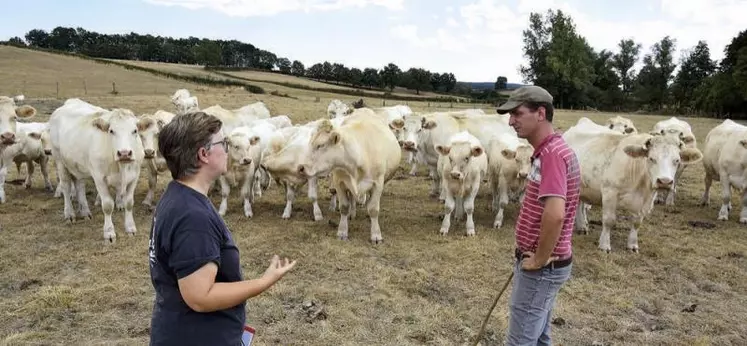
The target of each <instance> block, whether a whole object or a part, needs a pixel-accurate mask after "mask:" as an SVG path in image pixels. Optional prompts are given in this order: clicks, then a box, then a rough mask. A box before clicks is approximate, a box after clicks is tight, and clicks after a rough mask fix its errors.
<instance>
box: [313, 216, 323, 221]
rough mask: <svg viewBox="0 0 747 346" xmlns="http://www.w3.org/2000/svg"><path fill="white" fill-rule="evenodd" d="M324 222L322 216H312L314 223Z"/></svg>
mask: <svg viewBox="0 0 747 346" xmlns="http://www.w3.org/2000/svg"><path fill="white" fill-rule="evenodd" d="M322 220H324V216H322V215H314V221H322Z"/></svg>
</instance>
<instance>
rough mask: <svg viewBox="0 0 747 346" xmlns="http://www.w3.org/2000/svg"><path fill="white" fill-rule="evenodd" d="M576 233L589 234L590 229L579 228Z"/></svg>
mask: <svg viewBox="0 0 747 346" xmlns="http://www.w3.org/2000/svg"><path fill="white" fill-rule="evenodd" d="M576 234H581V235H586V234H589V230H588V229H577V230H576Z"/></svg>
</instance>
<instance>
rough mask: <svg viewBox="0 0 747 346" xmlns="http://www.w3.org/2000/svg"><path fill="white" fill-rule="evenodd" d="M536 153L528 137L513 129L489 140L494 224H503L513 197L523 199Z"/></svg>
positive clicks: (496, 226)
mask: <svg viewBox="0 0 747 346" xmlns="http://www.w3.org/2000/svg"><path fill="white" fill-rule="evenodd" d="M533 153H534V148H533V147H532V145H531V144H529V142H528V141H527V140H526V139H523V138H519V137H517V136H515V135H513V134H510V133H503V134H501V135H500V136H499V137H498V138H496V139H492V140H491V141H490V142H489V143H488V145H487V154H488V177H489V179H488V180H489V181H490V190H491V194H492V196H493V203H492V205H491V206H492V210H493V212H495V220H494V221H493V228H500V227H501V226H503V213H504V209H505V208H506V206H507V205H508V202H509V199H510V197H515V198H514V199H518V200H519V201H521V200H522V199H523V195H524V186H525V184H526V179H527V176H528V175H529V171H530V170H531V168H532V154H533Z"/></svg>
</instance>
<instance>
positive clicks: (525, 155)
mask: <svg viewBox="0 0 747 346" xmlns="http://www.w3.org/2000/svg"><path fill="white" fill-rule="evenodd" d="M532 154H534V149H533V148H532V146H530V145H526V144H521V145H519V146H518V147H516V150H512V149H509V148H505V149H503V150H501V155H502V156H503V157H504V158H505V159H506V160H514V164H515V165H516V169H517V172H516V178H517V179H526V178H527V176H528V175H529V171H530V170H531V169H532Z"/></svg>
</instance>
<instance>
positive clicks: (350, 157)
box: [298, 108, 402, 243]
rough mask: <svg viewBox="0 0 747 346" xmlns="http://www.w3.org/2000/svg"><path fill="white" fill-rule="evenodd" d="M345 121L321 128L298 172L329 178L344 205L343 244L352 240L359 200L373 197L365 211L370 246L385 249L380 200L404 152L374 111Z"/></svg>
mask: <svg viewBox="0 0 747 346" xmlns="http://www.w3.org/2000/svg"><path fill="white" fill-rule="evenodd" d="M347 118H348V119H346V120H345V121H344V122H343V123H342V124H340V126H338V127H336V128H335V127H333V126H332V124H331V123H330V122H329V120H325V121H322V122H321V123H320V124H319V125H318V128H317V129H316V132H315V133H314V135H313V136H312V137H311V141H310V142H309V144H310V145H309V149H310V150H309V151H308V152H307V153H306V154H305V155H303V157H302V159H301V161H302V162H303V163H302V164H300V165H299V167H298V171H299V173H301V174H305V175H306V176H307V177H320V176H325V175H327V174H329V173H331V175H332V176H331V184H330V185H331V186H332V188H334V189H335V191H336V194H337V198H338V199H339V204H340V205H339V207H340V223H339V226H338V229H337V236H338V238H339V239H343V240H347V238H348V216H349V215H350V214H351V213H353V212H354V211H355V202H356V200H358V199H361V198H362V196H364V195H366V194H370V197H369V198H368V199H367V206H366V208H367V210H368V215H369V218H370V220H371V241H372V242H374V243H381V242H382V241H383V237H382V235H381V228H380V226H379V212H380V203H381V195H382V192H383V190H384V186H385V184H386V183H387V182H388V181H390V180H391V179H392V178H393V177H394V175H395V174H396V172H397V170H398V168H399V162H400V160H401V158H402V151H401V149H400V146H399V144H398V142H397V138H396V137H395V136H394V133H392V131H391V129H389V128H388V126H386V124H385V123H384V122H383V121H382V120H381V118H378V117H376V116H375V114H374V113H373V111H371V110H370V109H365V108H360V109H357V110H356V112H354V113H353V114H351V115H350V116H348V117H347Z"/></svg>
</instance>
